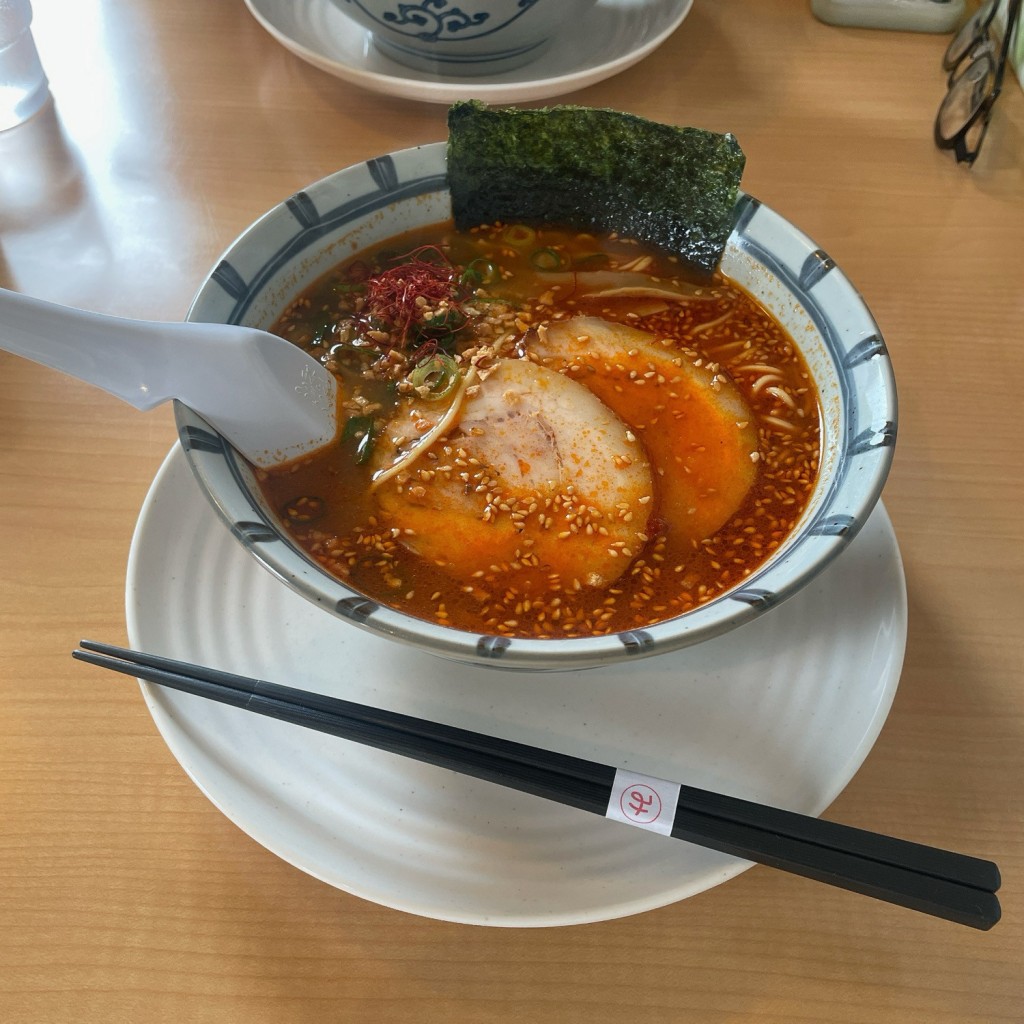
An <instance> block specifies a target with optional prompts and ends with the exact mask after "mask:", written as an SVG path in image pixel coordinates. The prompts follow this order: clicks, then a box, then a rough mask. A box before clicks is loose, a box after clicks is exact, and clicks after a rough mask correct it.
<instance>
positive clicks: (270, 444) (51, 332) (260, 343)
mask: <svg viewBox="0 0 1024 1024" xmlns="http://www.w3.org/2000/svg"><path fill="white" fill-rule="evenodd" d="M0 350H3V351H5V352H13V353H14V354H15V355H19V356H24V357H25V358H26V359H31V360H33V361H34V362H37V363H42V364H43V365H44V366H49V367H52V368H53V369H55V370H60V371H61V372H63V373H67V374H70V375H71V376H72V377H77V378H78V379H79V380H82V381H85V382H86V383H87V384H94V385H96V387H99V388H103V390H104V391H109V392H110V394H112V395H116V396H117V397H118V398H122V399H124V401H126V402H128V403H130V404H131V405H134V406H135V408H136V409H142V410H147V409H152V408H154V407H155V406H157V405H160V404H161V403H162V402H166V401H168V400H169V399H171V398H177V399H179V400H180V401H182V402H184V403H185V405H187V406H188V407H189V408H191V409H194V410H195V411H196V412H197V413H198V414H199V415H200V416H202V417H203V419H205V420H207V421H208V422H209V423H210V425H211V426H212V427H214V428H215V429H216V430H217V431H218V432H220V433H221V434H223V435H224V436H225V437H226V438H227V439H228V440H229V441H230V442H231V443H232V445H234V447H235V448H237V449H238V451H240V452H241V453H242V454H243V455H244V456H245V457H246V458H247V459H249V461H250V462H253V463H255V464H256V465H258V466H273V465H276V464H278V463H281V462H287V461H288V460H289V459H293V458H296V457H297V456H299V455H303V454H308V453H309V452H312V451H315V450H316V449H317V448H322V447H323V446H324V445H326V444H329V443H330V442H331V441H333V440H334V438H335V435H336V434H337V431H338V422H337V384H336V382H335V380H334V377H333V376H332V375H331V373H330V371H328V370H327V369H326V368H325V367H324V366H323V365H322V364H321V363H319V362H317V361H316V360H315V359H314V358H313V357H312V356H310V355H308V354H307V353H305V352H303V351H302V349H300V348H298V347H297V346H295V345H293V344H291V343H290V342H288V341H285V340H284V339H283V338H279V337H277V336H276V335H274V334H270V333H268V332H267V331H260V330H257V329H256V328H253V327H240V326H237V325H234V324H206V323H190V322H181V323H157V322H152V321H147V320H128V319H123V318H120V317H113V316H105V315H103V314H101V313H87V312H85V311H83V310H80V309H72V308H70V307H68V306H60V305H57V304H55V303H52V302H44V301H43V300H41V299H34V298H31V297H29V296H27V295H22V294H20V293H18V292H12V291H7V290H6V289H3V288H0Z"/></svg>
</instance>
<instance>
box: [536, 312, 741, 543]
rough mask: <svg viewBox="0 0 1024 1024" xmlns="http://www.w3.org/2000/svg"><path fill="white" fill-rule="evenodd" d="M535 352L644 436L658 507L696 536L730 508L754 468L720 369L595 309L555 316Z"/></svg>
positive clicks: (732, 388)
mask: <svg viewBox="0 0 1024 1024" xmlns="http://www.w3.org/2000/svg"><path fill="white" fill-rule="evenodd" d="M529 343H530V344H529V350H530V355H531V357H532V358H535V359H538V360H540V361H541V362H542V363H543V364H544V365H545V366H548V367H550V368H552V369H555V370H559V371H561V372H563V373H566V374H568V375H569V376H571V377H572V378H573V379H574V380H577V381H579V382H580V383H581V384H584V385H586V387H587V388H588V389H589V390H590V391H592V392H593V393H594V395H596V396H597V397H598V398H600V399H601V401H602V402H604V403H605V404H606V405H607V406H609V407H610V408H611V409H613V410H614V411H615V412H616V413H617V414H618V415H619V417H620V418H621V419H622V420H623V421H624V422H625V423H627V424H629V425H630V427H631V428H632V430H633V431H634V433H635V434H636V435H637V436H638V437H639V438H641V439H642V441H643V445H644V448H645V449H646V451H647V454H648V456H649V458H650V461H651V465H652V466H653V468H654V473H655V490H656V492H657V498H658V512H659V516H660V517H661V518H662V519H664V520H665V521H666V522H667V523H668V524H670V527H669V528H670V529H672V530H673V531H681V532H683V533H684V535H685V537H686V538H687V539H688V540H689V541H690V542H691V543H693V544H698V543H699V542H700V541H701V540H703V539H704V538H706V537H710V536H711V535H712V534H714V533H715V532H716V531H717V530H718V529H720V528H721V527H722V526H723V525H724V524H725V523H726V522H728V521H729V519H730V518H731V517H732V516H733V515H734V514H735V513H736V511H737V509H738V508H739V506H740V504H741V502H742V501H743V499H744V497H745V496H746V494H747V492H748V491H749V490H750V487H751V485H752V484H753V483H754V480H755V479H756V476H757V472H758V459H759V454H758V435H757V425H756V423H755V421H754V417H753V414H752V413H751V410H750V407H749V406H748V405H747V403H746V401H745V400H744V398H743V396H742V395H741V394H740V393H739V391H738V390H737V388H736V385H735V384H734V383H733V382H732V380H731V379H730V378H729V377H728V375H727V374H725V373H724V371H722V370H720V369H717V368H715V367H709V366H708V365H706V364H705V363H704V362H703V361H698V359H697V357H694V356H690V355H687V354H684V353H681V352H680V351H679V350H678V349H677V348H674V347H667V346H665V345H662V344H660V343H659V342H658V341H657V339H656V338H655V337H654V336H653V335H651V334H648V333H647V332H646V331H641V330H637V329H636V328H634V327H628V326H626V325H624V324H619V323H613V322H611V321H608V320H603V319H601V318H599V317H592V316H579V317H574V318H573V319H571V320H559V321H551V322H548V323H546V324H542V325H540V326H539V327H538V329H537V331H536V333H535V335H532V336H531V337H530V339H529Z"/></svg>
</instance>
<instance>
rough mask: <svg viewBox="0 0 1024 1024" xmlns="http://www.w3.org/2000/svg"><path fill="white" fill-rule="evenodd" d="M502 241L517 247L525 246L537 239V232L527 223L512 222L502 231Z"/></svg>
mask: <svg viewBox="0 0 1024 1024" xmlns="http://www.w3.org/2000/svg"><path fill="white" fill-rule="evenodd" d="M501 238H502V241H504V242H505V243H507V244H508V245H511V246H515V247H516V248H525V247H526V246H528V245H532V244H533V243H534V242H535V241H536V240H537V232H536V231H534V230H533V228H531V227H527V226H526V225H525V224H511V225H509V227H507V228H505V230H504V232H503V233H502V236H501Z"/></svg>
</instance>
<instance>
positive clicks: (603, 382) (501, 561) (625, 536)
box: [259, 224, 820, 638]
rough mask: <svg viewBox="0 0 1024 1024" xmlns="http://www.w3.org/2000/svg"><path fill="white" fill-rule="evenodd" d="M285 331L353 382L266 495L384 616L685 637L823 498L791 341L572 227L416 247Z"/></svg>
mask: <svg viewBox="0 0 1024 1024" xmlns="http://www.w3.org/2000/svg"><path fill="white" fill-rule="evenodd" d="M273 330H274V331H275V332H276V333H278V334H280V335H282V336H283V337H285V338H288V339H289V340H291V341H293V342H294V343H295V344H297V345H300V346H302V347H303V348H305V349H306V350H308V351H309V352H311V353H312V354H313V355H314V356H316V357H317V358H319V359H321V360H322V361H323V362H324V363H325V364H326V365H327V366H328V367H329V368H330V369H331V370H332V371H333V372H334V373H335V374H336V376H337V377H338V380H339V382H340V384H341V388H342V393H343V396H344V403H343V407H344V411H345V414H346V416H347V421H346V424H345V428H344V430H343V432H342V438H341V442H340V444H339V445H338V446H337V447H336V448H332V449H330V450H328V451H324V452H320V453H317V454H316V455H314V456H313V457H311V458H307V459H302V460H298V461H297V462H295V463H293V464H290V465H289V466H286V467H283V468H280V469H276V470H271V471H260V473H259V479H260V485H261V487H262V489H263V491H264V494H265V496H266V499H267V500H268V502H269V503H270V504H271V506H272V507H274V508H276V509H278V510H280V513H281V518H282V520H283V522H284V523H285V525H286V527H287V529H288V530H289V532H290V534H291V535H292V537H293V538H294V540H295V541H296V542H297V543H298V544H299V545H300V546H301V547H302V548H303V549H304V550H306V551H307V552H308V553H309V555H310V556H311V557H312V558H314V559H316V560H317V561H318V562H319V563H320V564H321V565H322V566H323V567H324V568H325V569H326V570H327V571H328V572H329V573H331V574H333V575H335V576H336V577H338V578H340V579H342V580H344V581H345V582H346V583H347V584H348V585H350V586H351V587H353V588H354V589H356V590H357V591H360V592H361V593H364V594H366V595H367V596H368V597H370V598H372V599H374V600H376V601H379V602H381V603H382V604H386V605H389V606H391V607H394V608H397V609H399V610H401V611H404V612H407V613H408V614H410V615H414V616H417V617H420V618H423V619H427V620H430V621H433V622H437V623H440V624H443V625H448V626H452V627H456V628H459V629H463V630H468V631H472V632H476V633H491V634H498V635H505V636H521V637H531V638H551V637H576V636H591V635H595V634H604V633H611V632H618V631H621V630H625V629H636V628H642V627H644V626H647V625H651V624H653V623H655V622H658V621H661V620H664V619H667V618H672V617H674V616H677V615H680V614H682V613H684V612H686V611H689V610H691V609H693V608H695V607H697V606H698V605H700V604H703V603H705V602H707V601H709V600H711V599H712V598H714V597H716V596H718V595H719V594H721V593H723V592H724V591H726V590H729V589H731V588H732V587H734V586H736V585H737V584H738V583H741V582H742V580H743V579H744V578H745V577H746V576H748V575H749V574H750V573H751V572H753V571H754V570H755V569H756V568H757V567H758V566H759V565H761V564H762V563H763V562H764V561H765V559H767V558H768V557H769V556H770V555H771V553H772V552H773V551H774V550H775V549H776V548H777V547H778V546H779V545H780V544H782V543H783V542H784V541H785V539H786V537H787V536H788V535H789V533H790V532H791V530H792V529H793V527H794V525H795V523H796V522H797V520H798V519H799V518H800V516H801V514H802V512H803V510H804V508H805V506H806V504H807V501H808V498H809V496H810V494H811V491H812V489H813V487H814V483H815V480H816V477H817V472H818V464H819V456H820V451H819V449H820V414H819V404H818V396H817V394H816V391H815V388H814V385H813V382H812V380H811V377H810V374H809V372H808V370H807V367H806V365H805V364H804V362H803V360H802V358H801V356H800V354H799V352H798V350H797V348H796V346H795V345H794V344H793V341H792V339H791V338H790V337H789V335H788V334H787V333H786V332H785V330H784V329H783V328H782V327H781V326H780V325H779V323H778V322H777V321H775V320H774V319H773V317H772V316H771V315H770V314H769V313H768V312H767V311H766V310H764V309H763V308H762V307H761V306H760V305H759V304H758V303H757V302H756V301H755V300H753V298H752V297H751V296H750V295H749V294H748V293H747V292H746V291H744V290H743V289H742V288H740V287H738V286H737V285H735V284H734V283H732V282H730V281H729V280H727V279H726V278H725V277H723V276H722V275H721V274H719V275H716V276H715V278H714V279H713V280H712V281H711V282H705V283H703V284H701V285H694V284H693V283H691V282H689V281H688V280H687V279H686V278H685V276H684V275H683V274H682V273H681V271H680V268H679V266H678V264H677V263H676V262H675V261H674V260H672V259H671V258H669V257H666V256H665V255H663V254H659V253H657V252H653V251H649V250H647V249H645V248H644V247H642V246H640V245H637V244H635V243H633V242H630V241H626V240H622V239H618V238H595V237H594V236H593V235H589V234H581V233H578V232H573V231H565V230H561V229H557V228H543V229H538V228H533V227H527V226H524V225H500V224H499V225H493V226H489V227H483V228H478V229H474V230H473V231H470V232H464V233H460V232H456V231H455V230H454V229H453V228H452V227H451V225H448V224H443V225H437V226H434V227H431V228H428V229H422V230H417V231H415V232H411V233H409V234H406V235H403V236H401V237H398V238H395V239H392V240H390V241H389V242H387V243H385V244H383V245H380V246H377V247H375V248H374V249H373V250H371V251H368V252H366V253H363V254H360V255H359V256H357V257H355V258H353V259H350V260H348V261H346V262H345V263H344V264H342V265H340V266H339V267H337V268H336V269H334V270H332V271H331V272H330V273H328V274H327V275H326V276H324V277H323V278H322V279H321V280H319V281H318V282H316V283H315V284H314V285H313V286H312V287H310V288H309V289H307V290H306V291H305V292H304V293H303V294H302V295H300V296H299V297H298V298H297V299H296V300H295V301H294V302H293V303H292V304H291V305H290V306H289V308H288V309H287V310H286V312H285V313H284V314H283V316H282V317H281V318H280V320H279V321H278V323H277V324H276V325H275V326H274V328H273Z"/></svg>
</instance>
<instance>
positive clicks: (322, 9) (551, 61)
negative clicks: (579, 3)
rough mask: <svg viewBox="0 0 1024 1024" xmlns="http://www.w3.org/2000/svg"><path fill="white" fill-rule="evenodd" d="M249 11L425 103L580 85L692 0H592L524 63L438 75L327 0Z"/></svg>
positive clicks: (375, 84) (349, 72)
mask: <svg viewBox="0 0 1024 1024" xmlns="http://www.w3.org/2000/svg"><path fill="white" fill-rule="evenodd" d="M245 3H246V6H247V7H248V8H249V11H250V12H251V13H252V15H253V17H254V18H255V19H256V20H257V21H258V22H259V23H260V24H261V25H262V26H263V27H264V28H265V29H266V30H267V31H268V32H269V33H270V34H271V35H272V36H273V37H274V38H275V39H276V40H277V41H278V42H279V43H281V45H282V46H284V47H285V48H287V49H288V50H291V52H292V53H294V54H296V55H297V56H298V57H301V58H302V59H303V60H304V61H307V62H308V63H310V64H312V65H313V66H314V67H318V68H320V69H321V70H322V71H327V72H328V73H329V74H332V75H335V76H337V77H338V78H341V79H343V80H344V81H346V82H352V83H353V84H355V85H359V86H362V87H363V88H365V89H372V90H374V91H375V92H382V93H385V94H386V95H388V96H400V97H402V98H404V99H410V100H424V101H426V102H429V103H454V102H455V101H456V100H464V99H478V100H484V101H485V102H490V103H518V102H523V101H526V100H540V99H545V98H547V97H549V96H558V95H561V94H564V93H567V92H572V91H573V90H575V89H583V88H585V87H586V86H588V85H593V84H594V83H595V82H600V81H602V80H603V79H605V78H611V77H612V75H617V74H619V72H621V71H625V70H626V68H628V67H632V65H634V64H636V63H637V62H638V61H640V60H642V59H643V58H644V57H646V56H647V55H648V54H649V53H651V52H652V51H653V50H655V49H657V47H659V46H660V45H661V44H662V43H663V42H664V41H665V40H666V39H667V38H668V37H669V36H670V35H671V34H672V33H673V32H674V31H675V30H676V29H677V28H678V27H679V25H680V23H681V22H682V21H683V19H684V18H685V17H686V16H687V14H689V13H690V8H691V7H692V6H693V0H599V2H598V4H597V6H596V7H595V8H594V11H593V13H592V14H591V15H590V16H589V17H588V18H587V19H586V21H585V22H584V23H583V24H581V25H574V26H573V27H572V28H571V30H568V31H566V32H565V34H564V36H563V37H560V38H558V39H555V40H554V41H553V42H552V43H551V45H550V46H549V47H548V49H547V50H546V51H545V53H544V54H542V55H541V56H540V57H538V58H537V59H536V60H535V61H533V62H532V63H531V64H528V65H527V66H526V67H523V68H519V69H517V70H515V71H506V72H504V73H503V74H500V75H487V76H473V77H472V78H455V77H448V78H446V77H443V76H441V75H430V74H426V73H424V72H422V71H413V70H412V69H411V68H406V67H403V66H402V65H401V64H398V63H396V62H395V61H393V60H390V59H389V58H387V57H385V56H383V55H382V54H380V53H378V52H377V50H376V48H375V47H374V46H373V43H372V41H371V38H370V33H369V32H367V31H366V30H365V29H363V28H362V27H361V26H360V25H357V24H356V23H355V22H354V21H353V20H352V19H351V18H349V17H347V16H346V15H345V14H343V13H342V12H341V11H340V10H339V9H338V8H337V7H335V6H334V4H332V3H331V2H330V0H245Z"/></svg>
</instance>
